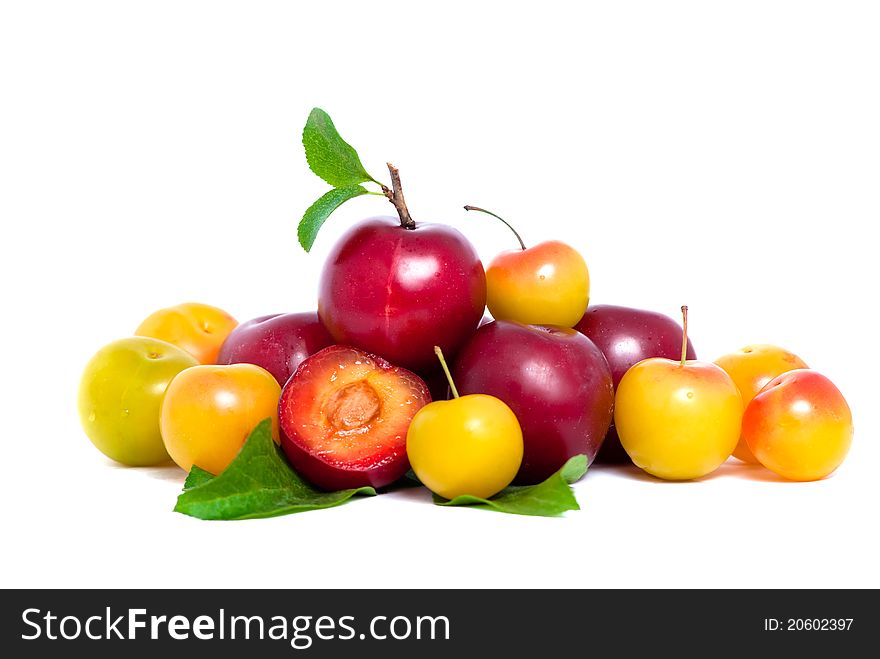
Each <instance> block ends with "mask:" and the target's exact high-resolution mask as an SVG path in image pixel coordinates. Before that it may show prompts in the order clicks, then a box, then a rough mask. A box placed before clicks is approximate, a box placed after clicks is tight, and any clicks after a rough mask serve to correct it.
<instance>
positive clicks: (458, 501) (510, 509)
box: [434, 455, 587, 517]
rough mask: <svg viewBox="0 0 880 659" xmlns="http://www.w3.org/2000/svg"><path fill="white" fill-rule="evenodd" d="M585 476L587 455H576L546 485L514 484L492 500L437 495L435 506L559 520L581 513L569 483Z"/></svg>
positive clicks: (465, 496)
mask: <svg viewBox="0 0 880 659" xmlns="http://www.w3.org/2000/svg"><path fill="white" fill-rule="evenodd" d="M585 473H587V456H585V455H576V456H574V457H573V458H571V459H570V460H569V461H568V462H566V463H565V464H564V465H563V466H562V469H560V470H559V471H557V472H556V473H555V474H553V475H552V476H550V478H548V479H547V480H545V481H544V482H543V483H538V484H537V485H524V486H516V485H512V486H510V487H506V488H504V489H503V490H501V492H499V493H498V494H496V495H495V496H494V497H492V498H491V499H482V498H480V497H474V496H471V495H469V494H464V495H461V496H457V497H455V498H454V499H452V500H451V501H447V500H446V499H443V498H442V497H438V496H437V495H434V503H436V504H437V505H438V506H472V507H474V508H481V509H483V510H495V511H497V512H501V513H513V514H514V515H537V516H541V517H556V516H557V515H561V514H562V513H564V512H565V511H566V510H580V506H578V502H577V499H575V497H574V492H573V491H572V489H571V487H569V484H570V483H574V482H575V481H577V480H578V479H580V478H581V477H582V476H583V475H584V474H585Z"/></svg>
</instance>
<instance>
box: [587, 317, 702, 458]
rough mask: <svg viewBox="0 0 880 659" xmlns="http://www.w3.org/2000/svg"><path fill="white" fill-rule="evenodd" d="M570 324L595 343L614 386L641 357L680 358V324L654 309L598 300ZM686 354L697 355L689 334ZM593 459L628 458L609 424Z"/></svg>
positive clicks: (694, 356)
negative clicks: (575, 321)
mask: <svg viewBox="0 0 880 659" xmlns="http://www.w3.org/2000/svg"><path fill="white" fill-rule="evenodd" d="M574 328H575V329H576V330H577V331H579V332H580V333H581V334H583V335H584V336H586V337H587V338H589V339H590V340H591V341H592V342H593V343H595V344H596V346H597V347H598V348H599V350H601V351H602V353H603V354H604V355H605V358H606V359H607V360H608V365H609V366H610V367H611V377H612V379H613V381H614V388H615V390H616V389H617V385H619V384H620V381H621V380H622V379H623V376H624V375H625V374H626V372H627V371H628V370H629V369H630V368H632V367H633V366H634V365H635V364H637V363H639V362H640V361H642V360H643V359H649V358H651V357H665V358H666V359H675V360H677V359H680V358H681V332H682V329H681V325H679V324H678V323H677V322H675V321H674V320H673V319H672V318H670V317H669V316H664V315H663V314H662V313H657V312H656V311H647V310H645V309H633V308H632V307H620V306H616V305H613V304H598V305H595V306H591V307H590V308H589V309H587V312H586V313H585V314H584V317H583V318H581V320H580V321H579V322H578V324H577V325H575V326H574ZM687 358H688V359H696V358H697V353H696V352H695V351H694V346H693V344H692V343H691V340H690V338H688V349H687ZM596 459H597V460H598V461H599V462H617V463H620V462H629V461H630V459H629V456H628V455H627V454H626V451H624V450H623V446H622V445H621V444H620V439H619V438H618V436H617V430H616V429H615V428H614V425H613V424H612V425H611V427H610V428H609V429H608V436H607V437H606V438H605V442H604V443H603V444H602V449H601V451H599V455H598V456H597V458H596Z"/></svg>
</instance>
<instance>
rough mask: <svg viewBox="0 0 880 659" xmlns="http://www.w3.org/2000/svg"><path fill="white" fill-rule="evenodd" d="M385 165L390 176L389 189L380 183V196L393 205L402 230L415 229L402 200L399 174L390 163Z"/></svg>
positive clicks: (413, 221) (414, 224)
mask: <svg viewBox="0 0 880 659" xmlns="http://www.w3.org/2000/svg"><path fill="white" fill-rule="evenodd" d="M385 164H386V165H388V172H389V173H390V174H391V188H389V187H388V186H387V185H382V184H381V183H380V184H379V185H382V194H384V195H385V196H386V197H387V198H388V201H390V202H391V203H392V204H394V208H396V209H397V215H398V216H399V217H400V226H402V227H403V228H404V229H415V228H416V223H415V220H413V219H412V216H411V215H410V214H409V209H408V208H407V207H406V201H404V199H403V186H402V185H401V184H400V172H399V171H398V169H397V167H395V166H394V165H392V164H391V163H390V162H389V163H385Z"/></svg>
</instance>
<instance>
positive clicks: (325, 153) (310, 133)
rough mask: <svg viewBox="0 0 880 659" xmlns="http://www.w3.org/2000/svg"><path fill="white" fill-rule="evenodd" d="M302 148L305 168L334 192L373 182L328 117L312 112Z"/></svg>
mask: <svg viewBox="0 0 880 659" xmlns="http://www.w3.org/2000/svg"><path fill="white" fill-rule="evenodd" d="M302 140H303V146H304V147H305V149H306V160H307V161H308V163H309V168H310V169H311V170H312V171H313V172H315V174H317V175H318V176H320V177H321V178H322V179H324V180H325V181H327V183H329V184H330V185H332V186H333V187H334V188H344V187H348V186H351V185H356V184H358V183H365V182H366V181H373V180H374V179H373V177H372V176H370V175H369V174H367V171H366V170H365V169H364V166H363V165H362V164H361V159H360V158H359V157H358V154H357V151H355V150H354V149H353V148H352V147H351V145H349V144H348V143H347V142H346V141H345V140H343V139H342V137H340V136H339V133H338V132H337V131H336V126H334V125H333V121H332V120H331V119H330V115H328V114H327V113H326V112H324V111H323V110H322V109H321V108H314V109H313V110H312V112H311V114H309V118H308V120H307V121H306V126H305V128H304V129H303V137H302Z"/></svg>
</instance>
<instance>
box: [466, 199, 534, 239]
mask: <svg viewBox="0 0 880 659" xmlns="http://www.w3.org/2000/svg"><path fill="white" fill-rule="evenodd" d="M464 209H465V210H466V211H480V212H481V213H485V214H486V215H491V216H492V217H494V218H495V219H498V220H501V221H502V222H504V224H505V226H507V228H508V229H510V230H511V231H513V235H514V236H516V239H517V240H518V241H519V246H520V247H522V249H523V250H525V248H526V244H525V243H524V242H523V239H522V238H520V235H519V234H518V233H517V232H516V229H514V228H513V227H512V226H511V225H510V223H509V222H508V221H507V220H505V219H504V218H503V217H501V216H500V215H495V213H493V212H492V211H487V210H486V209H485V208H480V207H479V206H465V207H464Z"/></svg>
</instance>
